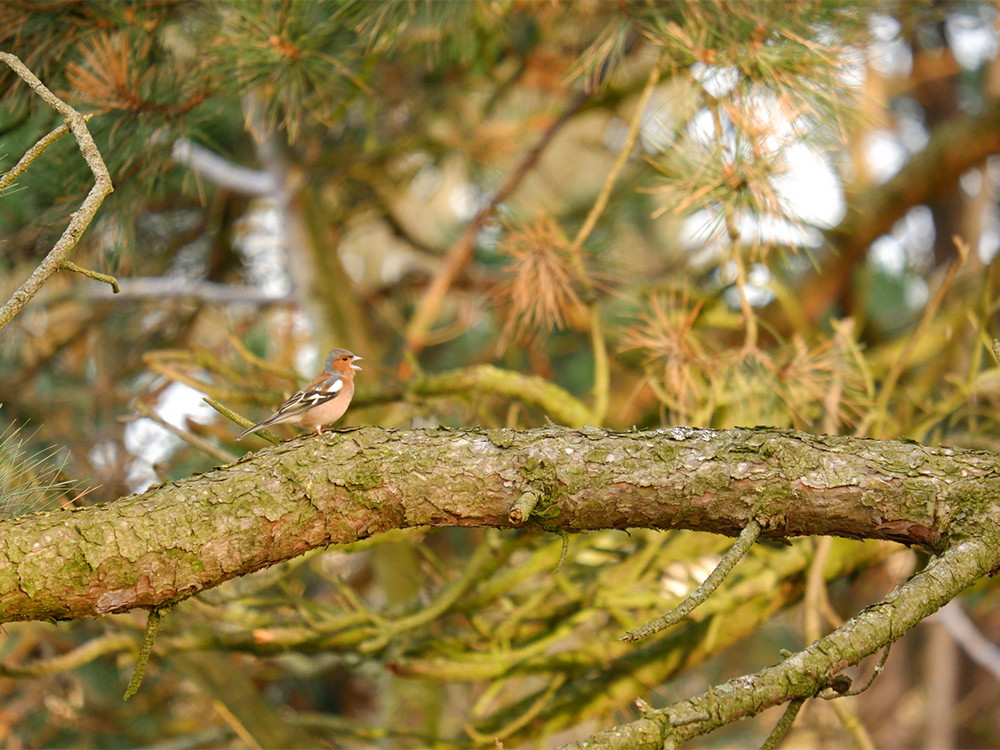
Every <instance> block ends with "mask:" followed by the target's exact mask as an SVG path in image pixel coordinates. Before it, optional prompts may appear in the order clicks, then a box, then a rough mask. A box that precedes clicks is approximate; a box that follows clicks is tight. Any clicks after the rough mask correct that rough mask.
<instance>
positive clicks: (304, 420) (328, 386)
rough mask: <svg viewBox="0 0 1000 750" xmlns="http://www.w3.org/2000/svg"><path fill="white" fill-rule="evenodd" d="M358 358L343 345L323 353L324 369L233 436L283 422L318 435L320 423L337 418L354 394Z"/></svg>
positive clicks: (238, 438)
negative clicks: (258, 419) (304, 428)
mask: <svg viewBox="0 0 1000 750" xmlns="http://www.w3.org/2000/svg"><path fill="white" fill-rule="evenodd" d="M359 359H361V357H359V356H358V355H357V354H352V353H351V352H349V351H347V350H346V349H334V350H333V351H332V352H330V353H329V354H328V355H327V356H326V362H325V363H324V364H323V372H321V373H320V374H319V375H317V376H316V377H315V378H313V379H312V381H311V382H310V383H309V385H307V386H306V387H305V388H303V389H302V390H301V391H299V392H298V393H296V394H295V395H294V396H292V397H291V398H289V399H288V400H287V401H285V402H284V403H283V404H282V405H281V406H279V407H278V409H277V411H275V412H274V414H272V415H271V416H269V417H268V418H267V419H265V420H264V421H263V422H258V423H257V424H255V425H254V426H253V427H251V428H249V429H246V430H243V432H241V433H240V434H239V435H237V436H236V439H237V440H241V439H243V438H245V437H246V436H247V435H249V434H250V433H252V432H257V430H261V429H263V428H265V427H270V426H271V425H273V424H281V423H282V422H287V423H289V424H295V425H300V426H302V427H307V428H309V429H315V430H316V434H317V435H318V434H321V433H322V432H323V425H327V424H330V423H331V422H336V421H337V420H338V419H340V418H341V417H342V416H344V412H345V411H347V407H348V406H349V405H350V403H351V398H352V397H353V396H354V371H355V370H360V369H361V368H360V367H358V366H357V365H356V364H354V363H355V362H356V361H357V360H359Z"/></svg>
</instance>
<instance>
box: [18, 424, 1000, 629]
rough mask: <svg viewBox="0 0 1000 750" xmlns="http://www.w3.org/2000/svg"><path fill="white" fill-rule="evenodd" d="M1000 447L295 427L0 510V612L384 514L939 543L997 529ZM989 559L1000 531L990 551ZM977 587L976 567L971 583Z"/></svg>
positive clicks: (703, 433)
mask: <svg viewBox="0 0 1000 750" xmlns="http://www.w3.org/2000/svg"><path fill="white" fill-rule="evenodd" d="M998 491H1000V457H998V456H996V455H994V454H991V453H985V452H980V451H959V450H952V449H947V448H933V447H928V446H923V445H918V444H914V443H906V442H898V441H884V442H878V441H872V440H861V439H853V438H844V437H817V436H812V435H806V434H803V433H797V432H792V431H784V430H773V429H763V428H761V429H753V430H749V429H736V430H723V431H713V430H694V429H690V428H672V429H668V430H654V431H648V432H630V433H610V432H606V431H604V430H598V429H593V428H585V429H583V430H569V429H566V428H562V427H554V426H553V427H548V428H542V429H536V430H528V431H515V430H506V429H498V430H480V429H468V430H447V429H439V430H408V431H403V430H398V431H397V430H386V429H380V428H374V427H368V428H361V429H357V430H347V431H341V432H335V433H331V434H326V435H323V436H321V437H303V438H300V439H297V440H293V441H289V442H287V443H284V444H282V445H279V446H276V447H274V448H269V449H266V450H262V451H260V452H259V453H256V454H252V455H250V456H248V457H246V458H244V459H243V460H241V461H238V462H237V463H235V464H232V465H230V466H226V467H223V468H220V469H216V470H214V471H211V472H208V473H206V474H202V475H200V476H196V477H192V478H189V479H185V480H182V481H179V482H175V483H172V484H166V485H162V486H160V487H157V488H154V489H151V490H149V491H147V492H145V493H143V494H140V495H135V496H130V497H128V498H124V499H122V500H119V501H117V502H115V503H112V504H110V505H105V506H98V507H93V508H84V509H78V510H67V511H59V512H54V513H43V514H37V515H33V516H26V517H22V518H17V519H13V520H9V521H4V522H0V622H8V621H12V620H28V619H47V618H54V619H71V618H78V617H93V616H99V615H103V614H107V613H110V612H122V611H126V610H129V609H132V608H135V607H147V608H148V607H156V606H161V605H165V604H169V603H171V602H175V601H178V600H180V599H183V598H186V597H188V596H191V595H193V594H196V593H198V592H199V591H202V590H204V589H207V588H210V587H212V586H216V585H218V584H219V583H221V582H223V581H225V580H228V579H230V578H233V577H235V576H239V575H243V574H245V573H249V572H251V571H254V570H259V569H261V568H264V567H267V566H269V565H273V564H275V563H277V562H280V561H282V560H286V559H289V558H291V557H294V556H296V555H300V554H302V553H303V552H305V551H307V550H309V549H313V548H317V547H325V546H327V545H329V544H335V543H345V542H353V541H356V540H358V539H363V538H366V537H368V536H371V535H373V534H376V533H378V532H381V531H385V530H388V529H392V528H404V527H413V526H492V527H498V528H503V527H510V526H512V525H513V523H512V521H511V519H510V517H509V512H510V509H511V507H512V505H513V504H514V503H515V502H516V501H517V500H518V499H519V498H520V497H521V496H522V495H523V494H524V493H527V492H533V493H535V494H537V495H538V496H539V498H540V501H539V502H538V504H537V505H536V506H535V508H534V510H533V512H532V514H531V515H530V516H529V518H528V519H527V521H526V522H525V523H524V526H525V527H534V528H541V529H546V530H551V531H586V530H592V529H603V528H619V529H624V528H630V527H649V528H658V529H669V528H681V529H698V530H703V531H712V532H716V533H720V534H727V535H731V536H733V535H736V534H738V533H739V531H740V529H741V528H742V527H743V526H744V525H745V524H746V521H747V519H749V518H751V517H754V518H756V519H757V520H758V521H759V522H760V523H761V524H762V525H763V527H764V529H765V531H764V536H767V537H772V538H774V537H778V538H780V537H786V536H796V535H804V534H829V535H838V536H845V537H855V538H874V539H895V540H898V541H902V542H905V543H917V544H924V545H927V546H930V547H932V548H936V549H944V548H947V547H948V546H950V545H951V544H952V543H953V542H954V541H955V540H962V539H965V538H980V539H981V538H985V537H986V536H989V537H990V538H992V537H993V536H994V535H995V534H996V529H997V528H998V526H1000V524H998V506H997V504H996V503H995V501H994V498H995V497H997V495H998V494H1000V492H998ZM993 549H994V550H995V551H994V557H995V558H996V559H994V560H992V561H989V563H990V565H992V566H996V565H997V564H998V563H1000V545H995V546H994V548H993ZM969 582H970V583H971V581H969Z"/></svg>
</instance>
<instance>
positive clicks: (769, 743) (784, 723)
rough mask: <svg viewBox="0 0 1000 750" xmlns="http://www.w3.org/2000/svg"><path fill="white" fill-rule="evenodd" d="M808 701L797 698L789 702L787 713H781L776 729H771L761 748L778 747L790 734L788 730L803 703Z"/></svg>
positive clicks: (771, 748) (764, 749)
mask: <svg viewBox="0 0 1000 750" xmlns="http://www.w3.org/2000/svg"><path fill="white" fill-rule="evenodd" d="M805 702H806V699H805V698H795V699H794V700H791V701H789V702H788V707H787V708H785V713H783V714H782V715H781V718H780V719H778V723H777V724H775V725H774V729H772V730H771V734H769V735H768V736H767V739H766V740H764V744H763V745H761V746H760V750H774V749H775V748H776V747H778V743H779V742H781V741H782V740H783V739H784V738H785V735H786V734H788V730H789V729H791V728H792V722H794V721H795V717H796V716H797V715H798V713H799V709H800V708H802V704H804V703H805Z"/></svg>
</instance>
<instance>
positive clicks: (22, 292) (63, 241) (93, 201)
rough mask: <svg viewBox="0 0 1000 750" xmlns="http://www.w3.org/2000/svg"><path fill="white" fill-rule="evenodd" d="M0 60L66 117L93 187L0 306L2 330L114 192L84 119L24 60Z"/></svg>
mask: <svg viewBox="0 0 1000 750" xmlns="http://www.w3.org/2000/svg"><path fill="white" fill-rule="evenodd" d="M0 62H3V63H5V64H6V65H7V67H9V68H10V69H11V70H13V71H14V72H15V73H17V75H19V76H20V77H21V78H22V79H23V80H24V81H25V82H26V83H27V84H28V85H29V86H30V87H31V88H32V89H33V90H34V92H35V93H36V94H38V96H40V97H41V98H42V99H43V100H44V101H45V102H46V103H47V104H48V105H49V106H50V107H52V108H53V109H54V110H56V111H57V112H58V113H59V114H61V115H62V116H63V117H65V118H66V120H67V124H68V126H69V129H70V130H71V131H72V132H73V136H74V137H75V138H76V142H77V144H78V145H79V147H80V153H81V154H83V158H84V160H86V162H87V166H89V167H90V171H91V172H92V173H93V175H94V185H93V187H91V189H90V192H89V193H88V194H87V197H86V198H85V199H84V201H83V203H81V204H80V208H79V209H78V210H77V211H76V212H75V213H73V214H72V217H71V218H70V222H69V224H68V225H67V227H66V229H65V230H64V231H63V233H62V236H61V237H60V238H59V240H58V241H57V242H56V244H55V245H54V246H53V248H52V249H51V250H50V251H49V254H48V255H46V256H45V259H44V260H43V261H42V262H41V263H39V264H38V267H37V268H35V270H34V271H33V272H32V274H31V276H29V277H28V279H27V281H25V282H24V283H23V284H22V285H21V287H20V288H19V289H18V290H17V291H15V292H14V294H13V295H11V298H10V299H9V300H7V302H6V303H5V304H4V306H3V307H0V329H3V328H5V327H6V326H7V324H8V323H10V321H11V320H13V319H14V316H15V315H17V314H18V313H19V312H20V311H21V310H23V309H24V306H25V305H26V304H28V302H29V301H30V300H31V298H32V297H34V296H35V295H36V294H37V293H38V290H39V289H41V288H42V285H43V284H44V283H45V282H46V281H48V279H49V277H50V276H52V274H54V273H55V272H56V271H58V270H59V269H60V268H62V267H64V265H65V263H66V260H67V259H68V257H69V254H70V252H72V250H73V248H74V247H76V244H77V243H78V242H79V241H80V238H81V237H82V236H83V233H84V232H85V231H87V227H89V226H90V223H91V222H92V221H93V220H94V216H96V215H97V210H98V209H99V208H100V207H101V204H102V203H103V202H104V199H105V198H106V197H107V196H108V195H110V194H111V193H112V192H113V191H114V187H113V185H112V184H111V175H110V173H109V172H108V168H107V166H106V165H105V164H104V159H102V158H101V153H100V151H98V149H97V144H96V143H94V139H93V137H92V136H91V135H90V131H89V130H87V118H86V117H84V116H83V115H81V114H80V113H79V112H77V111H76V110H75V109H73V108H72V107H71V106H69V105H68V104H66V102H64V101H63V100H62V99H60V98H59V97H57V96H56V95H55V94H53V93H52V92H51V91H49V90H48V89H47V88H46V87H45V85H44V84H43V83H42V82H41V81H40V80H38V78H37V77H36V76H35V74H34V73H32V72H31V71H30V70H28V68H27V67H26V66H25V65H24V63H22V62H21V61H20V60H19V59H18V58H17V57H15V56H14V55H11V54H10V53H7V52H0ZM52 136H53V133H50V134H49V135H48V136H46V138H45V139H43V141H45V140H47V139H49V138H52ZM42 150H44V149H42ZM39 153H40V151H39ZM22 171H23V170H22Z"/></svg>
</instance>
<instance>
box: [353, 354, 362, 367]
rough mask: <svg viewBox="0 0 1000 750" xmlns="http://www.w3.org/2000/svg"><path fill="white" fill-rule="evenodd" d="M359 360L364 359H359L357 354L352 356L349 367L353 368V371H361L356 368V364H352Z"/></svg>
mask: <svg viewBox="0 0 1000 750" xmlns="http://www.w3.org/2000/svg"><path fill="white" fill-rule="evenodd" d="M359 359H364V357H359V356H358V355H357V354H355V355H354V359H352V360H351V367H353V368H354V369H355V370H360V369H361V368H360V367H358V366H357V365H356V364H354V363H355V362H357V361H358V360H359Z"/></svg>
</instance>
